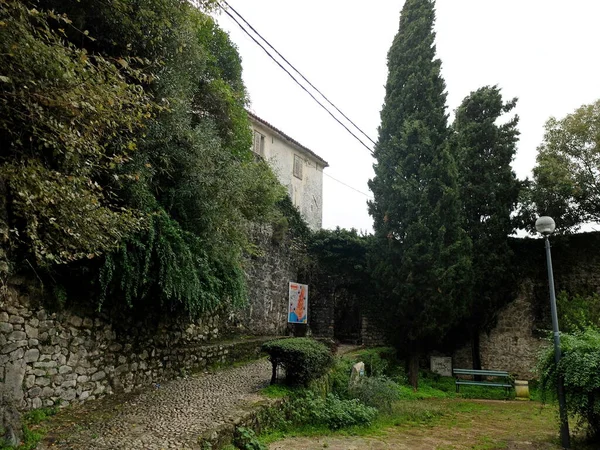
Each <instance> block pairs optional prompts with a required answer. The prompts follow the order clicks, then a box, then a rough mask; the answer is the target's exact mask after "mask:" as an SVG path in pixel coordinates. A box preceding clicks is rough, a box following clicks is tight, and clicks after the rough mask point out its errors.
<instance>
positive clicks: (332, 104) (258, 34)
mask: <svg viewBox="0 0 600 450" xmlns="http://www.w3.org/2000/svg"><path fill="white" fill-rule="evenodd" d="M221 1H222V2H223V3H225V4H226V5H227V7H228V8H229V9H231V10H232V11H233V12H234V13H235V15H236V16H238V17H239V18H240V19H242V21H243V22H244V23H245V24H246V25H248V27H249V28H250V29H251V30H252V31H253V32H254V33H256V35H257V36H258V37H259V38H261V39H262V40H263V42H265V44H267V45H268V46H269V47H270V48H271V49H272V50H273V51H274V52H275V53H277V55H278V56H279V57H280V58H281V59H283V60H284V61H285V62H286V64H287V65H288V66H290V67H291V68H292V69H293V70H294V72H296V73H297V74H298V75H300V76H301V77H302V79H303V80H304V81H306V82H307V83H308V85H309V86H310V87H311V88H313V89H314V90H315V91H317V92H318V93H319V94H320V95H321V97H323V98H324V99H325V101H326V102H327V103H329V104H330V105H331V106H333V107H334V108H335V110H336V111H337V112H339V113H340V114H341V115H342V117H344V119H346V120H347V121H348V122H350V123H351V124H352V125H353V126H354V128H356V129H357V130H358V131H360V132H361V133H362V135H363V136H364V137H366V138H367V139H368V140H369V141H371V142H372V143H373V145H376V143H375V141H374V140H373V139H371V137H370V136H369V135H368V134H367V133H365V132H364V131H363V130H361V128H360V127H359V126H358V125H356V124H355V123H354V122H353V121H352V120H351V119H350V118H349V117H348V116H347V115H346V114H344V113H343V112H342V110H340V109H339V108H338V107H337V106H336V105H335V104H334V103H333V102H332V101H331V100H329V99H328V98H327V97H326V96H325V94H323V93H322V92H321V91H320V90H319V89H318V88H317V87H316V86H315V85H314V84H312V83H311V82H310V81H309V80H308V78H306V77H305V76H304V75H303V74H302V73H301V72H300V71H299V70H298V69H296V67H294V65H293V64H292V63H291V62H289V61H288V60H287V59H286V58H285V56H283V55H282V54H281V53H279V51H277V49H276V48H275V47H273V46H272V45H271V43H270V42H269V41H267V40H266V39H265V38H264V37H263V36H262V35H261V34H260V33H259V32H258V31H256V29H255V28H254V27H253V26H252V25H250V23H248V21H247V20H246V19H244V17H243V16H242V15H241V14H240V13H239V12H237V11H236V10H235V9H234V8H233V7H232V6H231V5H230V4H229V3H227V0H221Z"/></svg>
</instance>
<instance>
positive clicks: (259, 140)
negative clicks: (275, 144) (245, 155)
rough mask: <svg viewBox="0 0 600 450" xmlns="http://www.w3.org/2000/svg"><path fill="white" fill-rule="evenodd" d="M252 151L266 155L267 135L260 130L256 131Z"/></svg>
mask: <svg viewBox="0 0 600 450" xmlns="http://www.w3.org/2000/svg"><path fill="white" fill-rule="evenodd" d="M252 151H253V152H254V153H256V154H257V155H259V156H262V157H263V158H264V156H265V137H264V136H263V135H262V134H260V133H259V132H258V131H254V144H253V145H252Z"/></svg>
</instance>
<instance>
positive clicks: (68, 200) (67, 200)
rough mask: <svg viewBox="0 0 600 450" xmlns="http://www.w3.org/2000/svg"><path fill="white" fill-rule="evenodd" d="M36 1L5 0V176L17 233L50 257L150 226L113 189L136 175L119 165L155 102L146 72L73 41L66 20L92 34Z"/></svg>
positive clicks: (66, 256)
mask: <svg viewBox="0 0 600 450" xmlns="http://www.w3.org/2000/svg"><path fill="white" fill-rule="evenodd" d="M34 6H35V4H29V3H25V2H18V1H9V0H0V67H1V69H0V147H1V148H2V154H1V155H0V177H1V178H2V179H3V181H4V183H5V184H6V186H7V188H8V198H7V207H8V209H9V212H10V217H11V218H12V222H11V224H10V225H11V235H10V243H11V244H12V246H13V247H16V248H17V249H18V250H19V251H20V252H21V253H22V254H24V255H26V256H29V255H32V256H33V260H34V261H35V262H36V263H37V264H38V265H42V266H43V265H47V264H51V263H55V262H56V263H65V262H69V261H74V260H78V259H82V258H92V257H95V256H98V255H99V254H101V253H102V252H103V251H106V250H108V249H110V248H112V247H114V245H115V243H116V242H118V241H119V240H120V239H122V238H123V237H124V236H126V235H128V234H131V233H134V232H136V231H138V230H140V229H141V228H143V226H144V220H143V217H141V216H140V215H139V214H137V212H136V211H134V210H132V209H130V208H127V207H125V206H124V205H122V204H121V202H119V201H118V199H116V198H115V197H114V193H115V190H116V189H118V187H119V185H120V184H121V183H122V182H124V181H128V179H125V180H118V178H113V173H114V171H115V169H117V168H118V167H120V166H122V165H123V164H125V163H126V162H127V161H128V160H129V159H130V158H131V155H132V154H133V153H134V152H135V150H136V148H137V143H136V136H137V134H138V132H139V130H141V129H143V126H144V123H145V121H146V120H147V119H148V118H150V117H151V115H152V114H153V111H156V109H155V107H154V105H153V102H152V100H151V96H150V95H149V94H148V93H147V92H145V91H144V89H143V85H144V83H146V82H149V81H150V78H149V77H148V76H147V75H145V74H143V73H142V72H140V71H138V70H134V69H132V68H131V67H132V65H130V64H129V62H128V60H127V59H124V58H119V59H114V58H104V57H102V56H100V55H92V54H90V53H88V52H87V51H86V50H85V49H81V48H78V47H76V46H75V45H73V44H70V43H68V42H66V41H65V35H66V32H65V30H67V29H68V30H70V31H71V32H73V33H76V34H77V35H78V36H79V40H86V39H87V40H89V39H90V38H89V37H88V36H87V34H86V33H85V32H79V31H78V30H75V29H74V28H73V26H72V23H71V21H70V20H69V19H68V18H67V17H66V16H65V15H62V14H58V13H54V12H52V11H39V10H37V9H35V8H34ZM50 23H52V24H53V26H51V25H50Z"/></svg>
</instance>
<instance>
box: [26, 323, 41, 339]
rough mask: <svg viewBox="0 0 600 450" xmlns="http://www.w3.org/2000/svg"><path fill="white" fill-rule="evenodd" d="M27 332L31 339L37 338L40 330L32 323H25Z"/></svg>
mask: <svg viewBox="0 0 600 450" xmlns="http://www.w3.org/2000/svg"><path fill="white" fill-rule="evenodd" d="M25 333H27V337H28V338H30V339H37V338H38V337H39V330H38V329H37V328H35V327H32V326H31V325H28V324H25Z"/></svg>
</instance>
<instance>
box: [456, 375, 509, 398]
mask: <svg viewBox="0 0 600 450" xmlns="http://www.w3.org/2000/svg"><path fill="white" fill-rule="evenodd" d="M453 372H454V375H455V376H456V392H460V386H461V385H470V386H490V387H502V388H504V389H506V393H507V394H508V392H509V389H512V387H513V383H512V377H511V376H510V374H509V373H508V372H505V371H503V370H474V369H454V370H453ZM478 375H479V376H482V377H485V378H490V377H493V378H495V379H494V380H491V381H489V380H482V381H476V380H475V377H476V376H478ZM464 376H471V377H473V378H472V379H471V380H467V379H464V378H460V377H464Z"/></svg>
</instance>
